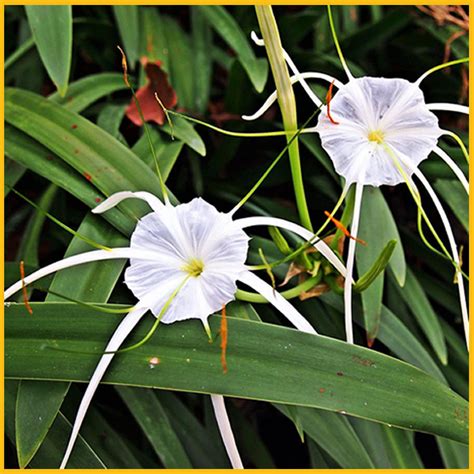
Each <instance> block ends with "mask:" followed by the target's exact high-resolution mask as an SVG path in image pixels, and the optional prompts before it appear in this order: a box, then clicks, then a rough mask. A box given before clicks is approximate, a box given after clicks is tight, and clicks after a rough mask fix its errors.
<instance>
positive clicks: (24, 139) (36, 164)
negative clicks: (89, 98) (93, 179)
mask: <svg viewBox="0 0 474 474" xmlns="http://www.w3.org/2000/svg"><path fill="white" fill-rule="evenodd" d="M5 154H6V155H7V156H8V157H9V158H10V159H12V160H14V161H15V162H17V163H19V164H21V165H22V166H24V167H26V168H28V169H30V170H31V171H34V172H35V173H37V174H39V175H40V176H43V177H44V178H46V179H48V180H49V181H51V182H52V183H54V184H56V185H57V186H60V187H61V188H62V189H64V190H66V191H67V192H69V193H70V194H72V195H73V196H75V197H76V198H78V199H79V200H80V201H82V202H83V203H84V204H86V205H87V206H89V207H90V208H93V207H95V206H96V205H97V203H98V202H100V201H102V200H103V199H104V198H105V196H104V194H103V193H101V192H100V191H99V190H97V189H96V188H95V187H94V186H92V185H91V184H90V183H89V182H88V181H87V180H86V179H85V178H84V177H83V176H81V175H80V174H79V173H77V172H75V171H74V170H73V169H72V168H71V167H70V166H69V165H68V164H67V163H65V162H64V161H62V160H61V159H60V158H59V157H58V156H57V155H55V154H53V153H51V151H50V150H48V148H46V147H44V146H43V145H41V144H39V143H38V142H37V141H35V140H33V139H32V138H30V137H29V136H28V135H26V134H25V133H23V132H21V131H20V130H18V129H16V128H14V127H11V126H9V125H6V126H5ZM103 218H104V219H105V220H107V221H109V222H111V223H112V224H113V225H114V226H115V227H116V228H118V229H119V230H120V231H122V232H123V233H125V234H128V233H130V232H131V230H132V229H133V222H132V221H131V220H129V219H127V216H125V214H123V213H122V212H121V211H120V210H119V209H111V210H110V211H108V212H107V213H106V214H105V215H104V216H103Z"/></svg>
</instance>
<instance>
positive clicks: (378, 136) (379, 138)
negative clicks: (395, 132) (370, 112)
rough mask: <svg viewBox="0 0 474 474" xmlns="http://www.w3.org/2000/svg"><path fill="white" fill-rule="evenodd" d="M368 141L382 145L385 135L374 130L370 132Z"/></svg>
mask: <svg viewBox="0 0 474 474" xmlns="http://www.w3.org/2000/svg"><path fill="white" fill-rule="evenodd" d="M368 139H369V141H371V142H375V143H378V144H379V145H381V144H382V143H383V140H384V133H383V132H381V131H380V130H372V131H371V132H369V135H368Z"/></svg>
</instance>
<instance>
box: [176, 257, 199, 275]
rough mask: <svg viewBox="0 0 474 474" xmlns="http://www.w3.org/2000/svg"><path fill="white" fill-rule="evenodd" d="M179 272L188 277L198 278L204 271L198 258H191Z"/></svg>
mask: <svg viewBox="0 0 474 474" xmlns="http://www.w3.org/2000/svg"><path fill="white" fill-rule="evenodd" d="M181 270H183V272H186V273H187V274H188V275H189V276H192V277H198V276H199V275H200V274H201V273H202V272H203V271H204V262H203V261H202V260H200V259H199V258H192V259H191V260H189V261H188V262H187V263H185V264H184V265H183V267H182V269H181Z"/></svg>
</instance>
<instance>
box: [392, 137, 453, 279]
mask: <svg viewBox="0 0 474 474" xmlns="http://www.w3.org/2000/svg"><path fill="white" fill-rule="evenodd" d="M383 145H384V148H385V150H386V151H387V153H388V154H389V155H390V156H391V158H392V160H393V161H394V163H395V166H396V167H397V169H398V171H399V172H400V173H401V175H402V176H403V179H404V180H405V183H406V185H407V186H408V190H409V191H410V194H411V195H412V197H413V200H414V201H415V203H416V205H417V207H418V210H419V211H420V212H421V214H422V216H423V219H424V220H425V222H426V225H427V226H428V228H429V229H430V231H431V233H432V234H433V236H434V238H435V239H436V241H437V242H438V244H439V246H440V247H441V249H442V250H443V252H444V254H445V255H446V257H447V258H448V260H449V261H450V262H451V263H452V264H453V265H454V268H455V269H456V270H458V271H461V270H460V269H459V265H458V264H457V263H456V262H455V261H454V260H453V258H452V257H451V254H450V253H449V252H448V250H447V249H446V247H445V245H444V244H443V241H442V240H441V238H440V237H439V235H438V233H437V232H436V230H435V229H434V227H433V224H431V221H430V220H429V218H428V216H427V215H426V212H425V210H424V209H423V205H422V203H421V197H420V194H419V193H418V192H417V191H415V190H414V189H413V186H412V185H411V183H410V179H409V177H408V176H407V174H406V172H405V170H404V169H403V167H402V166H401V165H400V162H399V160H398V158H397V156H396V155H395V153H394V152H393V150H392V149H391V148H390V147H389V146H388V145H387V144H386V143H383ZM429 247H430V246H429Z"/></svg>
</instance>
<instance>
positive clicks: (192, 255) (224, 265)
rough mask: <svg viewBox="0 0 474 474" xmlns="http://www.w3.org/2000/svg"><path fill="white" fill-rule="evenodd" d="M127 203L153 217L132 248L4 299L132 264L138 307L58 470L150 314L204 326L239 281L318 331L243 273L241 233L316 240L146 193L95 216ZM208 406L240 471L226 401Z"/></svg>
mask: <svg viewBox="0 0 474 474" xmlns="http://www.w3.org/2000/svg"><path fill="white" fill-rule="evenodd" d="M128 198H138V199H142V200H145V201H146V202H147V203H148V204H149V205H150V207H151V208H152V210H153V212H151V213H150V214H147V215H146V216H144V217H143V218H142V219H141V220H140V221H139V222H138V224H137V226H136V228H135V230H134V232H133V234H132V237H131V241H130V247H126V248H115V249H110V250H94V251H91V252H86V253H83V254H79V255H74V256H72V257H68V258H65V259H63V260H61V261H59V262H56V263H53V264H51V265H48V266H47V267H44V268H42V269H40V270H38V271H36V272H34V273H32V274H31V275H28V276H27V277H26V278H25V279H24V280H23V282H22V281H18V282H17V283H15V284H14V285H12V286H11V287H10V288H8V289H7V290H6V291H5V299H7V298H9V297H10V296H11V295H13V294H14V293H16V292H17V291H19V290H20V289H21V288H22V285H23V284H25V285H28V284H30V283H33V282H34V281H36V280H38V279H40V278H43V277H44V276H47V275H49V274H51V273H54V272H56V271H58V270H62V269H64V268H68V267H71V266H75V265H79V264H81V263H86V262H92V261H98V260H109V259H116V258H129V259H130V266H129V267H128V268H127V269H126V271H125V283H126V285H127V286H128V287H129V288H130V290H131V291H132V293H133V294H134V295H135V296H136V297H137V299H138V303H137V304H136V305H135V306H134V308H133V309H132V310H131V311H130V312H129V313H128V314H127V316H125V318H124V319H123V320H122V322H121V323H120V324H119V326H118V327H117V329H116V330H115V332H114V334H113V335H112V337H111V339H110V340H109V342H108V344H107V346H106V348H105V352H106V354H104V355H103V356H102V357H101V358H100V361H99V363H98V365H97V367H96V369H95V371H94V373H93V375H92V377H91V380H90V382H89V385H88V387H87V389H86V392H85V394H84V396H83V399H82V401H81V404H80V406H79V409H78V412H77V415H76V419H75V421H74V426H73V430H72V434H71V437H70V440H69V444H68V447H67V450H66V453H65V455H64V458H63V461H62V463H61V468H64V467H65V466H66V464H67V461H68V459H69V456H70V454H71V452H72V449H73V447H74V443H75V440H76V438H77V436H78V434H79V429H80V427H81V424H82V421H83V420H84V417H85V415H86V412H87V409H88V407H89V405H90V402H91V400H92V397H93V395H94V393H95V391H96V389H97V386H98V385H99V383H100V381H101V379H102V377H103V375H104V373H105V371H106V370H107V367H108V366H109V364H110V362H111V361H112V359H113V356H114V352H115V351H117V350H118V349H119V348H120V346H121V344H122V343H123V341H124V340H125V339H126V337H127V336H128V335H129V334H130V332H131V331H132V330H133V329H134V327H135V326H136V325H137V324H138V322H139V321H140V320H141V318H142V317H143V316H144V315H145V314H146V312H147V311H148V310H150V311H151V312H152V313H153V314H154V315H155V317H157V318H160V321H162V322H164V323H173V322H175V321H181V320H185V319H190V318H196V319H199V320H201V321H202V322H203V324H204V325H205V326H206V325H207V318H208V317H209V316H210V315H211V314H213V313H214V312H216V311H219V310H220V309H221V308H222V307H223V306H224V305H226V304H227V303H229V302H230V301H232V300H234V298H235V292H236V289H237V285H236V282H237V281H241V282H242V283H244V284H246V285H248V286H250V287H251V288H253V289H254V290H256V291H257V292H259V293H260V294H261V295H262V296H263V297H264V298H265V299H267V300H268V302H270V303H271V304H272V305H273V306H275V307H276V308H277V309H278V310H279V311H281V313H282V314H283V315H284V316H285V317H286V318H287V319H288V320H289V321H290V322H291V323H292V324H293V325H294V326H295V327H297V328H298V329H299V330H301V331H304V332H308V333H311V334H316V331H315V330H314V328H313V327H312V326H311V325H310V324H309V323H308V322H307V321H306V319H305V318H304V317H303V316H302V315H301V314H300V313H299V312H298V311H297V310H296V309H295V308H294V307H293V306H292V305H291V304H290V303H289V302H288V301H286V300H285V299H284V298H283V297H282V296H281V295H280V294H279V293H278V292H276V291H274V289H273V288H272V287H271V286H270V285H268V284H267V283H266V282H265V281H263V280H262V279H260V278H259V277H258V276H256V275H255V274H253V273H252V272H251V271H250V270H249V269H248V268H247V267H246V266H245V260H246V258H247V251H248V241H249V237H248V236H247V234H246V233H245V232H244V231H243V229H244V228H248V227H253V226H276V227H281V228H284V229H287V230H289V231H290V232H293V233H295V234H297V235H299V236H301V237H302V238H303V239H305V240H307V241H311V242H312V241H313V237H314V236H313V234H312V233H311V232H309V231H307V230H306V229H304V228H303V227H301V226H299V225H297V224H294V223H292V222H288V221H285V220H283V219H277V218H272V217H247V218H245V219H238V220H235V221H233V220H232V215H233V211H231V212H230V213H227V214H224V213H222V212H219V211H218V210H217V209H216V208H215V207H214V206H212V205H211V204H209V203H207V202H206V201H204V200H203V199H200V198H197V199H194V200H192V201H191V202H189V203H187V204H180V205H178V206H175V207H173V206H172V205H171V204H170V203H169V202H167V203H166V204H163V203H162V202H161V201H160V200H159V199H158V198H157V197H155V196H153V195H152V194H150V193H147V192H129V191H124V192H119V193H116V194H114V195H113V196H110V197H109V198H108V199H106V200H105V201H104V202H103V203H102V204H100V205H99V206H97V207H96V208H95V209H94V210H93V212H95V213H101V212H105V211H107V210H109V209H111V208H112V207H114V206H116V205H117V204H119V203H120V202H121V201H123V200H124V199H128ZM312 245H313V246H314V247H315V248H316V249H317V250H318V251H319V252H321V253H322V254H323V255H324V256H325V257H326V258H327V259H328V260H329V261H330V262H331V263H332V264H333V266H334V267H335V268H336V269H337V270H338V271H339V272H340V273H341V274H342V275H345V273H346V272H345V267H344V265H343V264H342V262H341V261H340V260H339V259H338V257H337V256H336V255H335V254H334V252H333V251H332V250H331V249H330V248H329V247H328V245H327V244H326V243H325V242H324V241H321V240H318V241H316V242H314V243H312ZM211 399H212V403H213V407H214V411H215V414H216V418H217V422H218V425H219V428H220V431H221V435H222V438H223V441H224V444H225V447H226V449H227V453H228V455H229V458H230V460H231V463H232V466H233V467H234V468H242V467H243V466H242V462H241V460H240V456H239V453H238V450H237V447H236V444H235V440H234V437H233V434H232V430H231V428H230V423H229V420H228V418H227V414H226V412H225V405H224V400H223V397H222V396H221V395H211Z"/></svg>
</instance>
